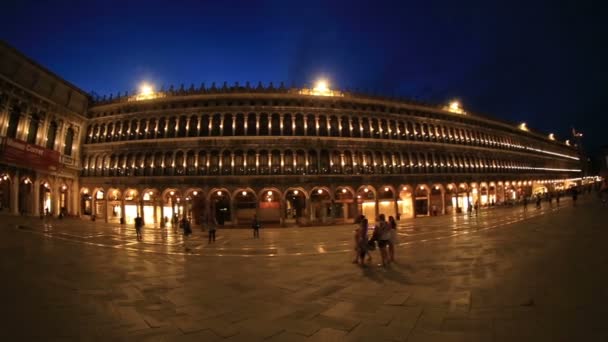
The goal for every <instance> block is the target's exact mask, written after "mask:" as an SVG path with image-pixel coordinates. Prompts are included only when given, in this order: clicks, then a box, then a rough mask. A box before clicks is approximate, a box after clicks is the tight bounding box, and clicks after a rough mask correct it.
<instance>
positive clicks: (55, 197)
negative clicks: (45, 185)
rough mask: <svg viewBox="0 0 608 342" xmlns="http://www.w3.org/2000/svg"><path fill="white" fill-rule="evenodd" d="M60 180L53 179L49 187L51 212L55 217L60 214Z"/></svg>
mask: <svg viewBox="0 0 608 342" xmlns="http://www.w3.org/2000/svg"><path fill="white" fill-rule="evenodd" d="M60 183H61V179H60V178H57V177H56V178H55V179H54V180H53V185H52V186H51V212H52V213H53V215H55V216H57V215H59V213H60V212H61V198H60V197H61V187H60V185H59V184H60Z"/></svg>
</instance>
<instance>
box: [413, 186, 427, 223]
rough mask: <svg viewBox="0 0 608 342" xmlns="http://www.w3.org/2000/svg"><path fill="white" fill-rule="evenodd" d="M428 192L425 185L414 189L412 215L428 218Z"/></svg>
mask: <svg viewBox="0 0 608 342" xmlns="http://www.w3.org/2000/svg"><path fill="white" fill-rule="evenodd" d="M429 202H430V190H429V186H428V185H426V184H418V185H416V188H415V189H414V215H415V216H428V215H429V214H430V212H429V210H430V206H429Z"/></svg>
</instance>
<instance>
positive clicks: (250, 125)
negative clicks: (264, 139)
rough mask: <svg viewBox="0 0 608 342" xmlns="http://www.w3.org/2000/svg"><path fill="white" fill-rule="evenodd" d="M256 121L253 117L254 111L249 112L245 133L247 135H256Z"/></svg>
mask: <svg viewBox="0 0 608 342" xmlns="http://www.w3.org/2000/svg"><path fill="white" fill-rule="evenodd" d="M256 131H257V122H256V118H255V113H249V114H248V115H247V135H248V136H256V135H257V133H256Z"/></svg>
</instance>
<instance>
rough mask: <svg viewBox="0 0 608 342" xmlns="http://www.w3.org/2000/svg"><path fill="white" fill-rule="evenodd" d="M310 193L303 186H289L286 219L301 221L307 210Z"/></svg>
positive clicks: (288, 221)
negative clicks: (307, 199)
mask: <svg viewBox="0 0 608 342" xmlns="http://www.w3.org/2000/svg"><path fill="white" fill-rule="evenodd" d="M307 195H308V194H307V193H306V191H305V190H304V189H302V188H289V189H287V191H285V195H284V198H285V221H286V223H293V222H295V223H300V220H301V219H302V218H303V217H304V215H305V212H306V198H307V197H308V196H307Z"/></svg>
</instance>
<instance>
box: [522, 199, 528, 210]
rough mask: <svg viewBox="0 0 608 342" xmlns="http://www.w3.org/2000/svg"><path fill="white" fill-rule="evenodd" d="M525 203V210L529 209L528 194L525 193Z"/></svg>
mask: <svg viewBox="0 0 608 342" xmlns="http://www.w3.org/2000/svg"><path fill="white" fill-rule="evenodd" d="M523 204H524V211H528V196H527V195H524V201H523Z"/></svg>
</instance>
